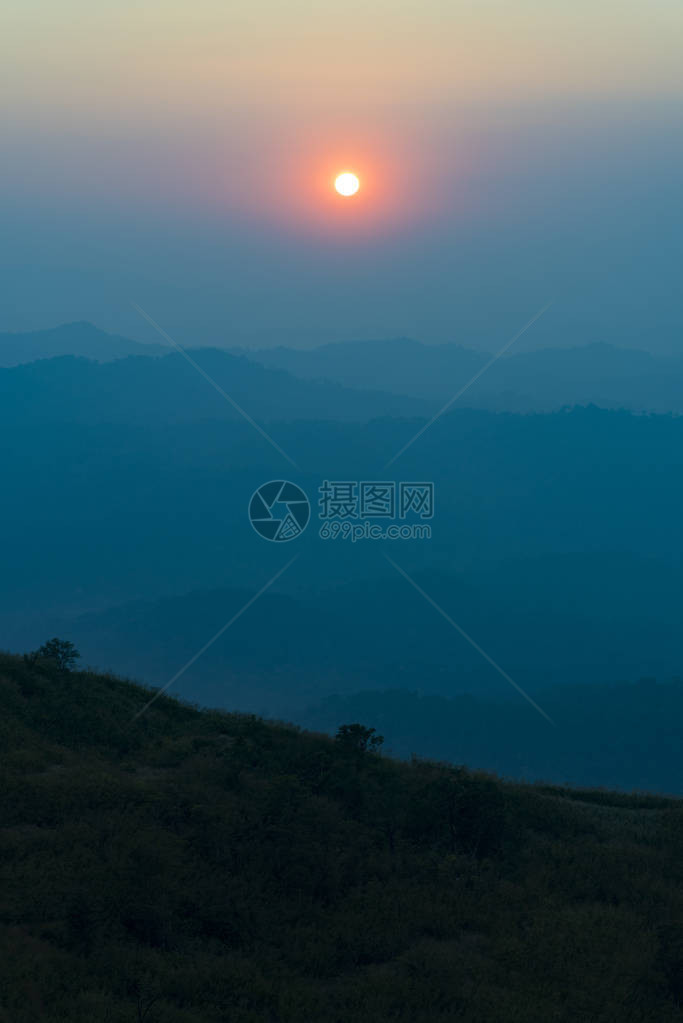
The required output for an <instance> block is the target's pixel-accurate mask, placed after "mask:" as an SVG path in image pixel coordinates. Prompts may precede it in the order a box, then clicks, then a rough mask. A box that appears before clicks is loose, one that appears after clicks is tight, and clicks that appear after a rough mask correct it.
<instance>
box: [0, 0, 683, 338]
mask: <svg viewBox="0 0 683 1023" xmlns="http://www.w3.org/2000/svg"><path fill="white" fill-rule="evenodd" d="M681 53H683V5H681V4H680V2H678V0H676V2H674V0H654V2H653V3H650V4H648V5H645V4H643V3H642V2H639V3H635V2H633V0H626V2H619V3H616V2H609V3H608V2H603V3H597V4H596V3H588V2H584V0H579V2H578V3H577V2H574V3H571V4H570V3H568V2H567V3H565V2H561V3H559V2H547V0H546V2H541V0H525V2H517V3H509V2H507V3H504V2H496V3H487V2H479V3H457V2H447V0H421V2H419V3H418V2H413V3H410V4H408V3H402V2H400V0H381V2H379V0H369V2H360V0H348V2H344V3H339V4H333V3H329V2H319V3H317V4H310V3H308V4H304V3H301V2H296V0H294V2H288V3H284V2H276V0H264V2H261V3H248V2H246V0H231V2H230V3H226V2H225V0H222V2H218V0H195V2H193V3H192V4H188V3H187V2H186V0H184V2H183V3H180V2H176V0H165V2H161V0H150V2H137V3H133V2H131V0H120V2H117V3H112V2H110V0H100V2H99V3H97V4H93V3H92V2H85V0H66V2H62V3H56V2H54V0H49V2H48V0H22V2H21V4H19V3H15V2H12V3H10V8H9V11H8V12H7V13H6V14H5V15H4V16H3V31H2V34H1V36H0V113H1V116H2V122H3V144H2V157H3V173H2V179H1V182H2V183H1V185H0V189H1V192H0V220H1V221H2V224H3V229H2V234H1V236H0V259H1V261H2V271H3V278H4V283H5V285H6V287H5V288H4V289H2V290H3V294H2V296H1V298H0V330H3V329H11V330H22V329H32V328H38V327H44V326H52V325H55V324H56V323H60V322H65V321H70V320H80V319H88V320H91V321H92V322H94V323H96V324H98V325H99V326H102V327H104V328H107V329H112V330H117V331H120V332H122V333H125V334H127V335H129V336H133V337H138V338H140V339H141V340H147V339H148V340H151V339H152V338H151V335H150V332H149V329H148V327H147V326H146V325H145V324H144V323H142V322H141V321H140V320H139V318H138V317H137V314H136V313H134V312H133V311H132V309H131V307H130V303H131V302H132V301H135V302H138V303H139V304H140V305H141V306H143V307H144V308H145V309H147V310H148V311H149V312H150V314H151V315H152V316H153V317H154V318H155V319H157V320H158V321H159V322H160V323H161V324H162V325H163V326H164V327H165V328H166V329H167V330H168V331H169V332H170V333H171V334H173V335H174V336H176V337H177V339H178V340H179V341H182V342H184V343H186V344H193V343H200V342H219V343H235V344H239V343H244V344H254V345H258V344H273V343H280V342H282V343H291V344H298V345H310V344H314V343H317V342H321V341H327V340H342V339H344V338H359V337H377V336H391V335H398V334H409V335H412V336H415V337H418V338H422V339H424V340H430V341H443V340H448V339H454V340H458V341H460V342H461V343H464V344H472V345H482V346H484V347H493V346H496V345H497V344H502V343H504V342H505V340H507V338H508V336H510V335H511V334H512V333H514V332H515V330H516V329H517V328H518V327H519V326H520V325H521V323H523V322H524V321H526V320H527V319H528V318H529V317H530V316H531V315H532V314H533V313H534V312H535V311H536V310H537V309H538V308H539V307H541V306H542V305H544V304H545V302H546V301H547V300H548V299H549V298H552V297H555V299H556V301H555V305H554V306H553V308H552V310H551V312H550V313H549V314H548V315H547V316H546V317H544V319H543V321H542V322H539V324H538V327H537V328H534V332H533V334H531V333H530V335H529V336H528V337H527V338H525V339H524V342H523V344H524V346H526V347H536V346H541V345H547V344H568V343H584V342H586V341H592V340H608V341H611V342H613V343H616V344H628V345H639V346H641V347H646V348H650V349H652V350H662V351H664V350H668V351H670V350H671V349H672V348H675V347H676V346H680V343H681V339H682V337H683V334H682V327H683V312H682V310H681V302H680V298H679V284H678V282H679V278H680V257H681V247H682V246H681V227H682V226H683V223H682V221H683V217H682V216H681V181H682V180H683V173H682V172H683V141H682V138H683V135H682V132H681V127H682V121H683V117H682V116H681V114H682V109H683V108H682V105H681V103H682V100H683V61H682V60H681ZM343 169H351V170H355V171H356V172H357V173H358V174H359V176H360V177H361V180H362V184H363V188H362V191H361V193H360V194H359V196H358V197H357V198H356V199H354V200H352V201H350V202H349V201H346V202H345V201H344V200H340V199H338V198H336V197H335V195H334V193H333V191H332V189H331V182H332V180H333V178H334V174H335V173H336V172H337V171H338V170H343Z"/></svg>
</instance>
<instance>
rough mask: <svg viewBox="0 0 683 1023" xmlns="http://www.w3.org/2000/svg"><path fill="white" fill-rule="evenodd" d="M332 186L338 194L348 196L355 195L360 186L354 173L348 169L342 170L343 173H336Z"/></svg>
mask: <svg viewBox="0 0 683 1023" xmlns="http://www.w3.org/2000/svg"><path fill="white" fill-rule="evenodd" d="M334 187H335V188H336V190H337V191H338V192H339V194H340V195H343V196H345V197H347V198H348V197H349V196H351V195H355V194H356V192H357V191H358V189H359V188H360V181H359V180H358V178H357V177H356V175H355V174H351V173H350V172H349V171H344V173H343V174H338V175H337V177H336V178H335V181H334Z"/></svg>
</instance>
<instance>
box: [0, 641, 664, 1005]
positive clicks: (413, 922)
mask: <svg viewBox="0 0 683 1023" xmlns="http://www.w3.org/2000/svg"><path fill="white" fill-rule="evenodd" d="M149 695H150V694H149V692H147V691H145V690H144V689H141V688H140V687H137V686H134V685H132V684H129V683H127V682H124V681H121V680H119V679H115V678H111V677H104V676H99V675H94V674H91V673H87V672H82V673H61V674H60V673H59V672H58V671H57V670H56V667H55V666H54V665H53V664H52V663H51V662H42V663H38V664H37V665H36V664H30V663H27V662H25V661H24V660H22V659H21V658H16V657H10V656H4V657H2V658H1V659H0V749H1V756H2V761H1V763H2V767H1V775H2V777H1V787H0V791H1V793H2V797H1V806H0V814H1V819H0V864H1V865H2V866H1V869H2V876H1V877H0V1019H1V1020H3V1021H6V1023H9V1021H11V1023H34V1021H36V1020H45V1021H48V1023H52V1021H54V1023H57V1021H66V1020H68V1021H69V1023H91V1021H105V1020H106V1021H109V1023H133V1021H136V1020H137V1021H141V1020H145V1021H146V1023H156V1021H158V1023H160V1021H164V1023H213V1021H215V1023H219V1021H221V1023H223V1021H226V1020H229V1021H231V1023H260V1021H268V1023H271V1021H272V1023H276V1021H277V1023H300V1021H302V1020H306V1021H320V1023H323V1021H324V1023H335V1021H336V1023H353V1021H356V1020H359V1021H360V1020H363V1021H364V1023H365V1021H369V1020H371V1021H373V1023H377V1021H384V1020H387V1021H388V1020H405V1021H406V1023H407V1021H410V1023H440V1021H441V1023H446V1021H449V1023H450V1021H452V1020H464V1021H470V1023H492V1021H503V1020H504V1021H506V1023H516V1021H517V1023H548V1021H549V1020H555V1021H564V1020H566V1021H572V1023H574V1021H577V1020H585V1021H589V1020H590V1021H591V1023H598V1021H602V1023H608V1021H617V1020H618V1021H620V1023H636V1021H638V1023H645V1021H651V1020H658V1021H661V1023H667V1021H673V1020H681V1019H683V1009H682V1008H681V998H682V997H683V982H682V980H681V977H682V976H683V972H682V969H681V968H682V967H683V941H682V939H681V931H680V924H681V919H682V916H683V913H682V909H683V887H682V882H683V867H682V866H681V863H682V860H681V853H682V852H683V804H681V803H679V802H676V801H672V800H664V799H658V798H653V797H647V796H643V797H640V796H623V795H622V796H617V795H614V794H610V793H607V792H595V791H593V792H590V791H584V792H578V791H570V790H562V789H551V788H541V787H535V788H533V787H525V786H521V785H508V784H502V783H500V782H498V781H496V780H495V779H493V778H490V777H486V776H483V775H477V774H473V773H471V772H468V771H466V770H465V769H462V768H452V767H448V766H442V765H436V764H431V763H426V762H415V763H412V764H410V765H405V764H399V763H395V762H393V761H391V760H388V759H386V758H382V757H379V756H376V755H374V754H370V753H363V752H361V751H359V750H356V749H353V748H349V747H347V746H344V745H343V744H342V743H340V742H334V741H333V740H330V739H326V738H324V737H321V736H317V735H314V734H308V733H304V732H299V731H297V730H295V729H293V728H290V727H286V726H273V725H269V724H265V723H264V722H262V721H260V720H258V719H255V718H252V717H244V716H238V715H231V714H222V713H218V712H201V713H200V712H198V711H196V710H194V709H193V708H191V707H188V706H184V705H182V704H180V703H178V702H176V701H175V700H171V699H169V698H166V697H162V698H160V699H159V700H158V701H157V702H156V703H155V704H154V705H153V706H152V707H151V708H150V709H149V710H148V711H147V712H146V713H145V714H143V715H142V716H141V717H140V718H139V719H138V720H137V721H135V722H133V721H132V720H131V719H132V718H133V716H134V714H135V713H136V712H137V711H139V710H140V709H141V708H142V707H143V706H144V704H145V702H146V700H147V699H148V698H149ZM370 724H371V722H370Z"/></svg>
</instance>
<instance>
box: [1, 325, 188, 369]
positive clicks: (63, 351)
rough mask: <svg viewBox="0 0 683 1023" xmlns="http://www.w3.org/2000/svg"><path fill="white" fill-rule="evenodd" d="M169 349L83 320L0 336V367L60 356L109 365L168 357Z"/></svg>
mask: <svg viewBox="0 0 683 1023" xmlns="http://www.w3.org/2000/svg"><path fill="white" fill-rule="evenodd" d="M168 350H169V349H168V346H167V345H157V344H140V343H139V342H138V341H131V340H129V338H127V337H120V336H119V335H118V334H108V333H107V332H106V331H104V330H98V328H97V327H94V326H93V325H92V323H86V322H85V321H80V322H78V323H65V324H63V325H62V326H59V327H52V328H51V329H49V330H31V331H24V332H21V333H0V366H19V365H21V364H22V363H25V362H34V361H35V360H36V359H54V358H55V356H59V355H78V356H81V357H82V358H85V359H94V360H95V361H96V362H111V361H112V360H113V359H123V358H125V357H126V356H128V355H150V356H154V355H167V354H168Z"/></svg>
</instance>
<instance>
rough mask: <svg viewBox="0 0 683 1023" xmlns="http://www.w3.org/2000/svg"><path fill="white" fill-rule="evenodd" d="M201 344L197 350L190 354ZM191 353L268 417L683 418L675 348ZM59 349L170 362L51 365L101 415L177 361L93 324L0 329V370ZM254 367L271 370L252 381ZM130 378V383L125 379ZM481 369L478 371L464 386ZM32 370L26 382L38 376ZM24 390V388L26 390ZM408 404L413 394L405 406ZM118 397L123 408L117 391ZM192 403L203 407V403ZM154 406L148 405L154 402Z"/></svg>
mask: <svg viewBox="0 0 683 1023" xmlns="http://www.w3.org/2000/svg"><path fill="white" fill-rule="evenodd" d="M202 351H203V352H204V353H205V354H201V355H200V354H198V353H201V352H202ZM193 353H194V354H195V355H197V358H198V361H200V362H202V365H204V364H206V368H207V369H208V370H209V371H210V372H215V373H216V374H218V376H219V377H220V378H221V379H220V381H219V382H220V383H221V384H222V385H223V386H227V389H228V391H229V392H230V393H231V396H232V397H233V398H234V399H235V400H236V401H238V402H239V401H240V399H239V396H238V395H239V394H241V395H242V398H243V399H244V401H245V403H246V404H245V407H246V406H247V405H249V406H251V407H250V408H248V409H247V410H248V411H249V412H250V414H253V415H255V416H260V417H261V418H266V419H269V420H271V421H272V420H273V419H278V418H281V419H282V418H284V419H290V418H309V417H311V416H313V417H316V418H338V419H355V420H363V419H367V418H371V417H372V416H373V415H374V416H383V415H390V416H411V415H424V416H427V417H430V416H432V415H433V414H434V413H435V412H436V411H437V410H438V409H439V407H440V406H441V405H442V404H444V403H445V402H447V401H449V400H450V399H451V398H453V397H454V395H456V394H458V392H459V391H460V390H461V389H463V388H466V389H465V391H464V393H463V394H462V395H461V396H460V398H459V404H460V405H465V406H469V407H473V408H484V409H490V410H492V411H510V412H530V411H536V412H545V411H553V410H555V409H559V408H563V407H566V406H573V405H587V404H595V405H598V406H599V407H601V408H624V409H629V410H631V411H637V412H641V411H650V412H673V413H677V414H679V413H683V355H681V356H666V357H665V356H654V355H650V354H649V353H648V352H645V351H638V350H636V349H633V348H628V349H627V348H618V347H615V346H613V345H609V344H604V343H591V344H587V345H583V346H577V347H572V348H546V349H540V350H535V351H530V352H529V351H526V352H520V351H516V350H515V349H514V348H512V349H511V350H510V351H509V352H507V353H506V354H505V355H504V356H502V357H501V358H500V359H498V360H495V361H493V362H491V360H492V358H493V357H492V355H491V354H490V353H488V352H483V351H481V350H474V349H471V348H466V347H463V346H462V345H459V344H441V345H425V344H422V343H420V342H419V341H415V340H411V339H410V338H403V337H398V338H391V339H386V340H370V341H349V342H340V343H334V344H327V345H322V346H321V347H318V348H313V349H306V350H302V349H296V348H284V347H280V348H267V349H259V350H249V349H244V348H228V347H225V346H224V345H222V344H220V345H218V346H217V347H216V348H215V349H211V348H208V349H193ZM209 353H211V354H209ZM59 356H76V357H80V358H83V359H88V360H92V361H95V362H97V363H112V362H119V363H120V362H121V361H125V360H127V359H129V357H130V356H147V357H148V359H150V360H151V359H158V357H160V356H167V357H168V358H171V357H172V360H173V361H171V362H170V363H169V362H167V361H166V360H164V365H163V367H153V366H143V364H141V363H138V364H136V365H135V366H128V368H127V369H126V370H121V369H118V370H111V369H109V370H107V369H105V370H104V372H103V373H102V374H100V375H98V374H97V373H94V372H90V374H89V375H88V376H87V379H86V374H87V371H86V370H85V369H83V368H82V367H81V368H78V367H74V366H73V365H69V366H67V367H63V368H62V369H61V370H60V368H59V367H57V368H56V369H55V370H54V373H55V375H56V376H59V375H60V373H61V376H62V382H61V383H60V387H62V388H66V389H65V392H64V393H65V395H67V394H68V392H69V388H68V386H66V385H65V384H64V379H63V378H64V375H65V374H66V375H68V376H73V377H74V379H75V380H76V379H78V381H79V384H82V385H83V386H84V387H86V388H88V389H91V390H92V392H93V397H94V396H95V395H97V394H98V393H99V398H98V399H97V403H99V400H100V398H101V397H104V406H103V409H102V411H103V414H104V413H105V412H107V404H108V402H107V399H106V394H107V393H109V392H110V391H111V388H123V390H124V391H126V390H128V391H129V392H131V391H132V392H135V391H136V390H137V388H138V384H140V385H141V386H142V387H143V388H144V387H151V388H152V389H157V388H158V390H159V400H160V401H161V403H162V404H163V401H164V397H163V395H164V392H165V391H166V390H167V389H168V387H169V378H170V376H172V375H174V373H173V372H172V371H171V367H174V366H175V365H178V360H179V359H180V356H179V355H178V354H177V353H175V352H172V351H171V349H170V348H169V347H168V346H167V345H163V344H161V345H158V344H140V343H139V342H136V341H131V340H129V339H127V338H124V337H120V336H118V335H115V334H108V333H106V332H105V331H102V330H98V329H97V328H96V327H94V326H92V325H91V324H89V323H71V324H66V325H64V326H61V327H56V328H54V329H53V330H43V331H33V332H29V333H23V334H0V367H6V368H7V367H16V366H20V365H23V364H26V363H32V362H35V361H36V360H40V359H43V360H44V359H54V358H55V357H59ZM202 360H203V361H202ZM488 363H491V365H488V366H487V364H488ZM188 369H189V367H183V368H182V370H179V371H178V372H177V373H175V376H176V380H177V381H180V380H181V379H182V377H185V379H186V378H187V372H186V370H188ZM259 370H260V371H262V370H267V371H268V372H269V373H270V374H276V375H270V376H265V377H263V376H262V377H259ZM484 370H485V372H483V371H484ZM127 374H129V376H130V381H129V383H126V382H125V381H124V378H125V377H126V375H127ZM284 374H287V376H284ZM477 374H480V376H478V378H477V379H476V380H474V382H472V380H473V378H474V377H475V376H477ZM39 377H40V374H38V376H34V377H33V378H32V379H33V380H35V381H38V379H39ZM292 378H293V379H292ZM14 379H15V381H16V386H17V387H18V388H19V389H20V390H21V389H22V388H23V385H22V383H21V380H23V379H26V378H22V377H19V378H14ZM133 380H136V381H137V383H134V382H133ZM304 384H305V385H306V386H304ZM313 385H314V389H312V387H313ZM28 387H29V390H31V387H32V385H28ZM230 388H232V389H233V390H234V391H235V392H236V393H234V394H233V393H232V391H230ZM171 390H173V387H172V388H171ZM368 392H371V393H368ZM392 395H393V396H394V398H393V399H391V398H390V396H392ZM131 396H132V400H134V401H135V402H137V403H141V402H143V403H144V398H143V394H142V393H137V394H134V395H131ZM168 397H169V400H170V401H171V402H174V401H175V400H176V398H178V400H179V399H180V396H179V395H175V396H173V395H170V394H169V395H168ZM205 398H206V395H205ZM396 398H400V399H401V400H400V401H396V400H395V399H396ZM404 399H412V403H411V402H410V401H407V400H404ZM122 400H123V407H124V408H125V404H126V398H125V396H124V397H123V398H122ZM197 400H198V401H199V402H200V403H202V404H204V402H203V401H202V399H199V398H198V399H197ZM85 401H87V399H86V398H85V396H84V397H83V399H82V402H85ZM82 402H81V404H82ZM254 402H256V406H257V407H255V406H254ZM427 403H429V404H427ZM151 404H152V406H154V404H155V403H154V401H152V403H151ZM205 404H206V406H207V414H208V415H209V416H210V417H213V415H214V413H213V411H212V407H213V408H215V402H212V400H211V398H210V396H209V400H208V401H207V402H205ZM48 405H49V401H48ZM190 411H191V410H190V409H189V408H187V407H186V408H185V409H184V410H183V409H181V408H177V409H176V412H175V414H176V415H178V416H181V417H182V416H185V415H187V413H188V412H190ZM126 414H128V413H126ZM225 414H228V415H229V414H230V413H229V411H228V408H227V406H226V409H223V410H222V415H225Z"/></svg>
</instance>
